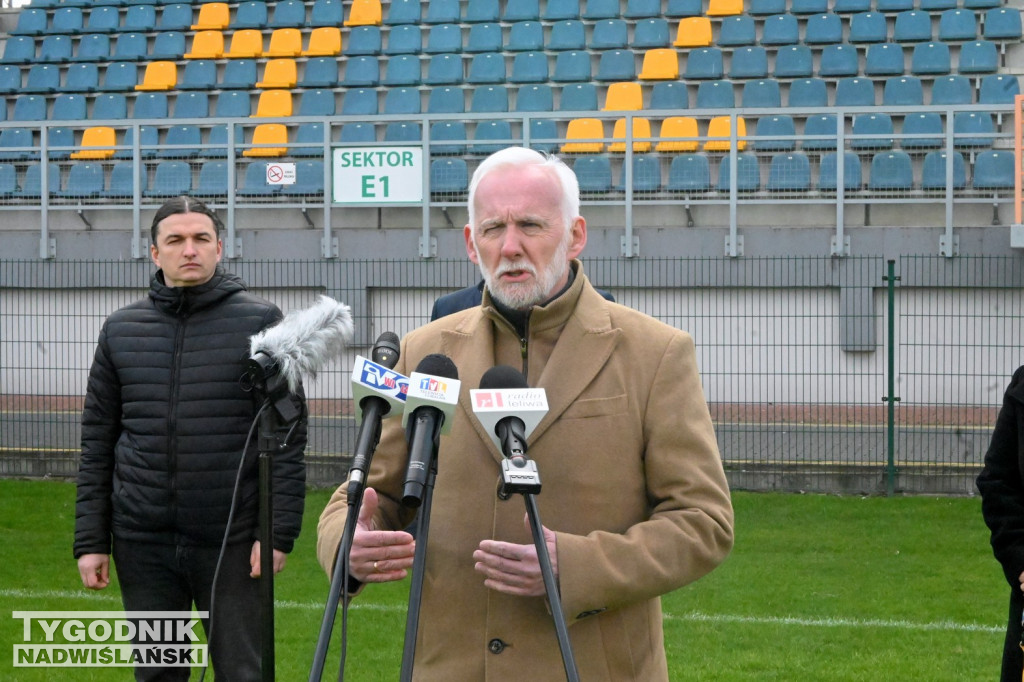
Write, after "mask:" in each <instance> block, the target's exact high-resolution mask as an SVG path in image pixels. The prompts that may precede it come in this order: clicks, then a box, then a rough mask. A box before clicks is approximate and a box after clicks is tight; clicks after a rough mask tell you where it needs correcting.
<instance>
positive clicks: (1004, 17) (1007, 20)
mask: <svg viewBox="0 0 1024 682" xmlns="http://www.w3.org/2000/svg"><path fill="white" fill-rule="evenodd" d="M983 27H984V28H983V29H982V34H981V35H982V37H983V38H984V39H985V40H1020V39H1021V19H1020V9H1019V8H1018V7H1016V6H1014V7H993V8H991V9H989V10H987V11H986V12H985V15H984V24H983Z"/></svg>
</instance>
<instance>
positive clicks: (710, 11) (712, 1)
mask: <svg viewBox="0 0 1024 682" xmlns="http://www.w3.org/2000/svg"><path fill="white" fill-rule="evenodd" d="M794 1H796V0H794ZM742 13H743V0H708V8H707V11H706V14H707V15H708V16H709V17H729V16H733V15H735V14H742Z"/></svg>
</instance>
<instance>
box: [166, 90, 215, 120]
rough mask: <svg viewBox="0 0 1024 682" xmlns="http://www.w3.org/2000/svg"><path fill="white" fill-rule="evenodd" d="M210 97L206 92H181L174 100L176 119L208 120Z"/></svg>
mask: <svg viewBox="0 0 1024 682" xmlns="http://www.w3.org/2000/svg"><path fill="white" fill-rule="evenodd" d="M209 115H210V96H209V95H208V94H207V93H205V92H180V93H178V95H177V96H176V97H175V98H174V116H173V117H174V118H207V117H209Z"/></svg>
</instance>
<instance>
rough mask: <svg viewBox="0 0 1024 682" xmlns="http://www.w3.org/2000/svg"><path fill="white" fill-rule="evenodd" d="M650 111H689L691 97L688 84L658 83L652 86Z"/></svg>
mask: <svg viewBox="0 0 1024 682" xmlns="http://www.w3.org/2000/svg"><path fill="white" fill-rule="evenodd" d="M647 106H648V108H649V109H672V110H679V109H688V108H689V107H690V95H689V93H688V92H687V91H686V84H685V83H682V82H680V81H658V82H656V83H654V84H653V85H652V86H651V98H650V101H649V102H648V104H647Z"/></svg>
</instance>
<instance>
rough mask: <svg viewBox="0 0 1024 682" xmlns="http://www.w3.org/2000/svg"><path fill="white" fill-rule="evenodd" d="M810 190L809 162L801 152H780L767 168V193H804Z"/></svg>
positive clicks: (773, 157)
mask: <svg viewBox="0 0 1024 682" xmlns="http://www.w3.org/2000/svg"><path fill="white" fill-rule="evenodd" d="M810 188H811V162H810V159H808V158H807V154H804V153H803V152H795V151H794V152H784V153H783V152H780V153H778V154H775V155H774V156H772V161H771V164H770V166H769V167H768V182H767V183H766V184H765V189H766V190H768V191H769V192H806V191H807V190H809V189H810Z"/></svg>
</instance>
